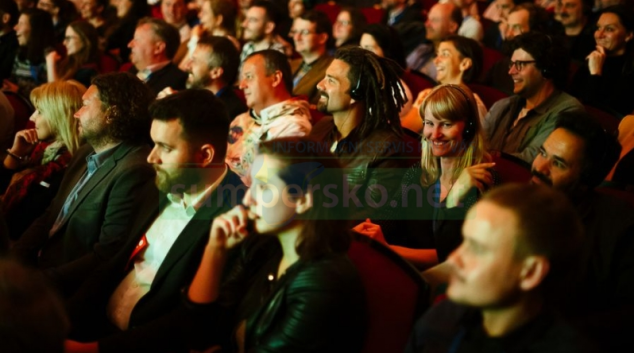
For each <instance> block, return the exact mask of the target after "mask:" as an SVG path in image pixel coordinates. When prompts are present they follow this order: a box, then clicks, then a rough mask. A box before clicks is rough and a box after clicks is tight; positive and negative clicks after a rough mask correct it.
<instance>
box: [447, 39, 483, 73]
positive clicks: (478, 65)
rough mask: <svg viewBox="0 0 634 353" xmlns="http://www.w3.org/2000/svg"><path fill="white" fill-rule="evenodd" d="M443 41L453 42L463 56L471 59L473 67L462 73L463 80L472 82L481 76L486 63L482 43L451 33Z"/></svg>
mask: <svg viewBox="0 0 634 353" xmlns="http://www.w3.org/2000/svg"><path fill="white" fill-rule="evenodd" d="M441 42H451V43H453V45H454V47H456V50H457V51H458V52H459V53H460V55H461V56H462V57H463V58H469V59H471V67H470V68H468V69H467V70H466V71H465V72H464V74H463V75H462V80H463V81H464V82H465V83H469V82H472V81H474V80H476V79H477V78H478V77H480V72H481V71H482V66H483V65H484V64H483V61H484V58H483V57H484V54H483V52H482V47H481V46H480V43H478V42H477V41H476V40H474V39H471V38H467V37H463V36H459V35H450V36H448V37H447V38H445V39H443V40H442V41H441Z"/></svg>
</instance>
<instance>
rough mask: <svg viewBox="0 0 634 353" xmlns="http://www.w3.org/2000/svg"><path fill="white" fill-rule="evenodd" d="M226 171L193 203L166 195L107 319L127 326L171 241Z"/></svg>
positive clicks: (122, 326)
mask: <svg viewBox="0 0 634 353" xmlns="http://www.w3.org/2000/svg"><path fill="white" fill-rule="evenodd" d="M226 174H227V169H226V168H225V171H224V173H223V174H222V176H221V177H220V178H218V179H217V180H216V181H215V182H214V184H212V185H211V186H209V187H208V188H207V189H205V191H204V192H203V193H201V194H200V195H199V196H197V197H196V199H195V200H194V202H193V203H192V205H186V204H185V202H184V201H183V199H182V198H181V197H179V196H177V195H172V194H168V195H167V198H168V199H169V201H170V203H169V205H167V207H165V209H163V211H162V212H161V213H160V214H159V216H158V217H157V218H156V219H155V220H154V223H152V225H151V226H150V228H149V229H148V231H147V232H146V233H145V237H146V240H147V243H148V245H147V247H146V248H145V250H144V251H143V252H142V253H140V254H139V255H137V256H136V257H135V259H134V268H133V269H132V270H131V271H130V272H129V273H128V275H127V276H126V277H125V278H124V279H123V281H121V283H119V286H118V287H117V289H116V290H115V291H114V293H113V294H112V296H111V297H110V301H109V302H108V308H107V315H108V319H109V320H110V321H111V322H112V323H113V324H114V325H115V326H117V327H118V328H119V329H121V330H127V329H128V326H129V324H130V316H131V314H132V310H133V309H134V307H135V306H136V304H137V303H138V302H139V300H141V298H142V297H143V296H144V295H146V294H147V293H148V292H149V291H150V287H151V286H152V282H153V281H154V278H155V277H156V273H157V272H158V270H159V268H160V267H161V264H162V263H163V260H165V257H166V256H167V253H168V252H169V250H170V249H171V248H172V245H174V242H175V241H176V239H178V237H179V235H180V234H181V233H182V231H183V229H185V227H186V226H187V224H188V223H189V221H190V220H191V219H192V218H193V217H194V215H195V214H196V211H197V210H198V209H199V208H200V207H201V206H202V203H203V202H204V201H205V200H206V199H207V198H208V197H209V196H210V195H211V194H212V193H213V191H214V190H215V189H216V187H218V184H220V182H221V181H222V179H224V177H225V175H226ZM141 241H143V240H141Z"/></svg>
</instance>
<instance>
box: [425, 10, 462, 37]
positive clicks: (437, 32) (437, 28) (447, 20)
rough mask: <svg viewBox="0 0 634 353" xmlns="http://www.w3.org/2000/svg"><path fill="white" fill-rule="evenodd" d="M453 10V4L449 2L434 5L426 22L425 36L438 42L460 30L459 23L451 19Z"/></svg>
mask: <svg viewBox="0 0 634 353" xmlns="http://www.w3.org/2000/svg"><path fill="white" fill-rule="evenodd" d="M451 10H452V5H449V4H436V5H434V6H432V8H431V10H429V14H428V16H427V21H426V22H425V29H426V31H427V32H426V34H425V37H426V38H427V39H428V40H430V41H432V42H438V41H440V40H442V39H443V38H445V37H447V36H448V35H450V34H452V33H455V32H456V31H457V30H458V25H457V24H455V23H454V22H453V21H452V20H451Z"/></svg>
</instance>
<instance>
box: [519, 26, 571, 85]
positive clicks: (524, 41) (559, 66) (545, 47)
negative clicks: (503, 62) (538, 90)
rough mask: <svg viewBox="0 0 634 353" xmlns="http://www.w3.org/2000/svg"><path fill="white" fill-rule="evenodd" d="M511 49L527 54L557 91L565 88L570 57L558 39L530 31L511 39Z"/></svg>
mask: <svg viewBox="0 0 634 353" xmlns="http://www.w3.org/2000/svg"><path fill="white" fill-rule="evenodd" d="M512 48H513V50H514V51H515V50H518V49H523V50H524V51H526V52H527V53H529V54H530V55H531V56H532V57H533V59H534V60H535V66H536V67H537V68H538V69H540V70H541V72H542V76H544V78H550V79H552V80H553V83H554V84H555V87H557V88H558V89H563V88H565V86H566V81H567V79H568V67H569V66H570V56H569V54H568V52H567V51H566V49H565V48H566V46H565V45H564V43H563V41H562V40H561V38H560V37H558V36H551V35H547V34H543V33H539V32H533V31H531V32H527V33H523V34H520V35H519V36H517V37H515V38H513V43H512Z"/></svg>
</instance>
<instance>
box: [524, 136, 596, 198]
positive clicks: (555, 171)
mask: <svg viewBox="0 0 634 353" xmlns="http://www.w3.org/2000/svg"><path fill="white" fill-rule="evenodd" d="M583 149H584V142H583V140H582V139H581V138H580V137H578V136H575V135H574V134H572V133H570V132H568V131H566V130H564V129H561V128H559V129H556V130H555V131H553V132H552V133H551V134H550V136H548V138H547V139H546V141H544V144H543V145H542V147H541V148H540V149H539V153H538V154H537V156H536V157H535V160H533V166H532V173H533V178H532V179H531V183H533V184H541V185H548V186H552V187H554V188H555V189H557V190H560V191H562V192H564V193H567V194H571V193H572V192H573V191H574V190H575V189H577V188H578V187H579V185H580V179H581V172H582V169H583V158H582V156H583V153H584V151H583Z"/></svg>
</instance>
